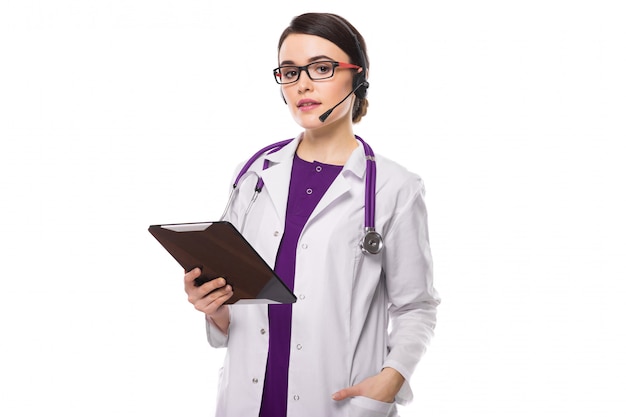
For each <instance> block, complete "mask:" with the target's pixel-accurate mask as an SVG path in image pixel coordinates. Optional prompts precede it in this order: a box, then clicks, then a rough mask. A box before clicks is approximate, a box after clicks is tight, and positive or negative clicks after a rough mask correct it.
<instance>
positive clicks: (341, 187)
mask: <svg viewBox="0 0 626 417" xmlns="http://www.w3.org/2000/svg"><path fill="white" fill-rule="evenodd" d="M364 177H365V156H364V153H363V145H361V143H360V142H359V147H358V148H356V149H355V150H354V151H353V152H352V155H350V158H348V161H347V162H346V164H345V165H344V167H343V170H342V171H341V173H339V175H338V176H337V178H336V179H335V181H334V182H333V183H332V184H331V186H330V187H329V188H328V191H326V194H324V196H323V197H322V199H321V200H320V202H319V203H318V204H317V206H316V207H315V210H313V213H311V217H309V222H308V223H310V222H311V221H312V220H314V219H315V217H317V216H318V215H319V214H321V213H322V212H323V211H324V210H325V209H326V208H327V207H328V206H330V205H331V204H332V203H333V202H334V201H336V200H337V199H339V198H341V196H342V195H344V194H346V193H348V192H350V190H351V188H352V187H354V186H355V183H356V184H358V186H363V187H364V186H365V185H364V184H365V182H364ZM355 180H356V181H355Z"/></svg>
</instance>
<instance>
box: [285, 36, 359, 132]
mask: <svg viewBox="0 0 626 417" xmlns="http://www.w3.org/2000/svg"><path fill="white" fill-rule="evenodd" d="M317 61H338V62H350V58H349V57H348V54H346V53H345V52H344V51H343V50H341V48H339V47H338V46H337V45H335V44H334V43H332V42H330V41H329V40H326V39H324V38H321V37H319V36H314V35H303V34H291V35H289V36H287V38H285V40H284V41H283V44H282V45H281V47H280V50H279V52H278V62H279V65H280V66H283V65H296V66H303V65H307V64H310V63H312V62H317ZM309 71H313V69H312V67H309ZM354 71H356V70H354V69H347V68H339V67H337V68H335V74H334V75H333V76H332V77H331V78H327V79H323V80H315V81H313V80H311V79H310V78H309V76H308V75H307V74H306V72H305V71H302V72H301V74H300V78H299V79H298V81H296V82H295V83H292V84H284V85H281V88H282V92H283V95H284V97H285V100H286V101H287V105H288V106H289V110H290V112H291V115H292V116H293V118H294V120H295V121H296V123H298V124H299V125H300V126H302V127H303V128H305V129H315V128H319V127H322V126H328V125H331V124H334V123H351V122H352V103H353V101H354V96H352V97H350V98H348V99H347V100H345V101H344V102H343V103H341V104H340V105H339V106H338V107H337V108H336V109H335V110H333V112H332V113H331V115H330V116H329V117H328V119H327V120H326V121H325V122H321V121H320V120H319V116H321V115H322V114H323V113H324V112H326V111H327V110H329V109H330V108H331V107H333V106H334V105H336V104H337V103H339V102H340V101H341V100H342V99H343V98H344V97H345V96H346V95H347V94H348V93H349V92H350V90H351V89H352V79H353V77H354Z"/></svg>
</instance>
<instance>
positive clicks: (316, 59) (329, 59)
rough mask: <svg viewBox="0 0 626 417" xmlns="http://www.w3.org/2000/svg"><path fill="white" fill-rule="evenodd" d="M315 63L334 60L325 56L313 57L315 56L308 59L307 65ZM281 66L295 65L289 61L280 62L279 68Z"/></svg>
mask: <svg viewBox="0 0 626 417" xmlns="http://www.w3.org/2000/svg"><path fill="white" fill-rule="evenodd" d="M315 61H334V59H332V58H331V57H329V56H326V55H315V56H313V57H311V58H309V63H311V62H315ZM283 65H296V63H295V62H293V61H291V60H285V61H282V62H281V63H280V66H281V67H282V66H283Z"/></svg>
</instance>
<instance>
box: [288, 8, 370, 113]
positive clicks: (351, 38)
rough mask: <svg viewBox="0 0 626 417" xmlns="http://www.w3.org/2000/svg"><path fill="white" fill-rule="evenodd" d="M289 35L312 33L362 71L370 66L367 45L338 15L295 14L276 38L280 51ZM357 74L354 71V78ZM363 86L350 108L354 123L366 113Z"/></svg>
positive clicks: (365, 75) (366, 102) (348, 23)
mask: <svg viewBox="0 0 626 417" xmlns="http://www.w3.org/2000/svg"><path fill="white" fill-rule="evenodd" d="M291 34H303V35H314V36H319V37H320V38H324V39H326V40H329V41H330V42H332V43H334V44H335V45H337V46H338V47H339V48H341V50H342V51H344V52H345V53H346V54H347V55H348V56H349V57H350V63H351V64H355V65H358V66H360V67H362V68H363V72H364V73H365V72H366V71H367V69H368V68H369V58H368V57H367V48H366V46H365V40H364V39H363V36H361V34H360V33H359V32H358V31H357V30H356V28H355V27H354V26H352V24H351V23H350V22H348V21H347V20H346V19H344V18H343V17H341V16H339V15H336V14H332V13H304V14H301V15H300V16H296V17H294V18H293V19H292V20H291V23H290V24H289V26H287V28H286V29H285V30H284V31H283V33H282V35H280V39H279V40H278V50H279V51H280V47H281V46H282V45H283V42H284V41H285V38H286V37H287V36H289V35H291ZM355 38H356V39H355ZM363 61H365V62H363ZM357 76H358V75H357V74H355V77H357ZM361 77H363V78H362V80H365V79H366V78H365V77H367V74H363V75H361ZM366 89H367V86H362V87H360V90H361V94H357V97H356V101H355V102H354V107H353V108H352V122H353V123H358V122H359V121H360V120H361V118H362V117H363V116H365V115H366V114H367V106H368V101H367V98H365V90H366ZM359 96H361V97H359Z"/></svg>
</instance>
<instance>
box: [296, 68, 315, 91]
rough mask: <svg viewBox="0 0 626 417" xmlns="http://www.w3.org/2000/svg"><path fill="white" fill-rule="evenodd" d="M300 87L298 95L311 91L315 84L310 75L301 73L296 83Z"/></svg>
mask: <svg viewBox="0 0 626 417" xmlns="http://www.w3.org/2000/svg"><path fill="white" fill-rule="evenodd" d="M296 84H297V87H298V93H300V94H302V93H304V92H305V91H309V90H311V86H312V84H313V80H311V77H309V73H308V72H306V71H302V72H301V73H300V78H299V79H298V81H297V82H296Z"/></svg>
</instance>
